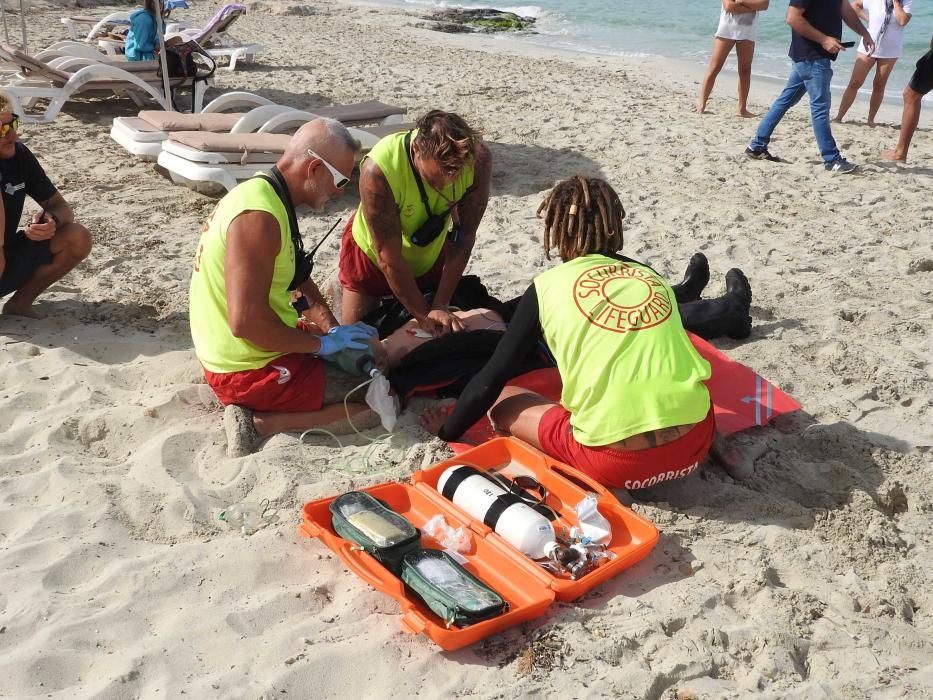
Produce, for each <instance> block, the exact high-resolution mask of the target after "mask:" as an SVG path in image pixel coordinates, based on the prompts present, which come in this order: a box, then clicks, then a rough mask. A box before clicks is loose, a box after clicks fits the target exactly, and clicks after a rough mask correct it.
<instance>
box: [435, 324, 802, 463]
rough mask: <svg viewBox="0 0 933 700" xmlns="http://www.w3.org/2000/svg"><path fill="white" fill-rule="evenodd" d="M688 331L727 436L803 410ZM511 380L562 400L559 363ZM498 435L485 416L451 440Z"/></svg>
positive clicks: (456, 445) (472, 441) (466, 444)
mask: <svg viewBox="0 0 933 700" xmlns="http://www.w3.org/2000/svg"><path fill="white" fill-rule="evenodd" d="M687 335H689V336H690V340H691V341H693V345H694V347H695V348H696V349H697V351H698V352H699V353H700V354H701V355H702V356H703V357H704V358H705V359H706V361H707V362H709V363H710V366H711V368H712V376H711V377H710V379H709V381H708V382H706V386H707V388H709V393H710V398H711V399H712V401H713V412H714V413H715V415H716V432H717V433H719V434H720V435H723V436H728V435H732V434H733V433H737V432H740V431H742V430H747V429H748V428H752V427H754V426H756V425H767V424H768V423H770V422H771V421H772V420H773V419H774V418H775V417H777V416H779V415H781V414H782V413H790V412H792V411H798V410H800V404H799V403H797V402H796V401H795V400H794V399H793V398H791V397H790V396H788V395H787V394H785V393H784V392H783V391H781V390H780V389H778V388H777V387H776V386H774V385H773V384H771V382H769V381H768V380H766V379H764V378H763V377H761V375H759V374H758V373H757V372H755V371H754V370H752V369H750V368H749V367H746V366H745V365H743V364H742V363H741V362H736V361H735V360H732V359H730V358H729V356H728V355H726V354H724V353H722V352H720V351H719V350H717V349H716V348H715V347H714V346H713V345H711V344H710V343H708V342H706V341H705V340H703V339H702V338H700V337H699V336H696V335H693V334H692V333H688V334H687ZM508 384H509V385H512V386H520V387H523V388H525V389H530V390H531V391H535V392H537V393H539V394H541V395H542V396H545V397H547V398H548V399H550V400H551V401H560V393H561V388H562V384H561V379H560V374H559V373H558V371H557V368H556V367H548V368H547V369H538V370H534V371H533V372H528V373H527V374H523V375H521V376H518V377H515V378H514V379H512V380H510V381H509V382H508ZM495 436H496V433H495V432H494V431H493V429H492V426H491V425H490V424H489V420H488V419H487V418H483V419H482V420H480V421H478V422H477V423H476V424H475V425H473V426H472V427H471V428H470V429H469V430H468V431H467V432H466V433H464V434H463V437H462V439H463V442H452V443H450V447H451V449H453V451H454V452H457V453H460V452H463V451H464V450H468V449H470V448H471V447H473V445H477V444H481V443H484V442H486V441H487V440H491V439H493V438H494V437H495Z"/></svg>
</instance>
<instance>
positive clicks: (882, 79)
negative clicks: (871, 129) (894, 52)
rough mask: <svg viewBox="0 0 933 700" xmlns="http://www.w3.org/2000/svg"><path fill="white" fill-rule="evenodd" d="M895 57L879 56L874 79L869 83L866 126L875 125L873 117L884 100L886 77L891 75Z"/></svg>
mask: <svg viewBox="0 0 933 700" xmlns="http://www.w3.org/2000/svg"><path fill="white" fill-rule="evenodd" d="M895 63H897V59H896V58H879V59H878V67H877V68H876V69H875V79H874V81H873V82H872V84H871V102H869V104H868V126H874V125H875V117H876V116H877V114H878V110H879V109H880V108H881V103H882V102H884V88H885V87H886V86H887V84H888V78H890V77H891V71H892V70H894V64H895Z"/></svg>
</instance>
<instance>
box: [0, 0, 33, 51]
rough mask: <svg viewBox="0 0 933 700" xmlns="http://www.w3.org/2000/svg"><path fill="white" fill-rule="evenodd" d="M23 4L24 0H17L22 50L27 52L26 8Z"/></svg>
mask: <svg viewBox="0 0 933 700" xmlns="http://www.w3.org/2000/svg"><path fill="white" fill-rule="evenodd" d="M24 5H25V0H19V23H20V25H21V28H22V30H23V52H24V53H29V47H28V46H26V8H25V6H24ZM4 24H5V22H4Z"/></svg>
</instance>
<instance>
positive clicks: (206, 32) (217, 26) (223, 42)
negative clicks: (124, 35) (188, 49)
mask: <svg viewBox="0 0 933 700" xmlns="http://www.w3.org/2000/svg"><path fill="white" fill-rule="evenodd" d="M245 14H246V7H245V6H243V5H240V4H236V3H231V4H227V5H224V6H223V7H222V8H220V10H218V11H217V14H215V15H214V16H213V17H212V18H211V19H210V20H209V21H208V22H207V24H205V25H204V26H203V27H190V28H186V29H180V28H176V27H175V26H173V27H170V28H167V29H166V38H170V37H171V36H178V37H180V38H181V39H182V40H184V41H196V42H197V43H198V44H199V45H200V46H201V47H202V48H203V49H204V50H205V51H206V52H207V53H208V55H210V57H211V58H213V59H218V58H225V59H227V61H228V63H227V66H226V68H227V70H230V71H232V70H236V64H237V61H240V60H244V61H251V60H253V58H254V57H255V56H256V54H259V53H262V52H263V51H265V50H266V47H265V46H263V45H262V44H250V43H244V42H241V41H239V40H237V39H235V38H234V37H233V36H232V35H230V34H229V32H228V30H229V29H230V26H231V25H232V24H234V23H235V22H236V20H237V19H238V18H240V17H242V16H243V15H245ZM97 43H98V46H100V48H101V49H102V50H103V51H104V52H105V53H106V54H107V55H108V56H118V55H120V54H122V53H123V51H124V47H125V41H124V40H121V39H118V38H114V37H105V38H102V39H99V40H98V42H97Z"/></svg>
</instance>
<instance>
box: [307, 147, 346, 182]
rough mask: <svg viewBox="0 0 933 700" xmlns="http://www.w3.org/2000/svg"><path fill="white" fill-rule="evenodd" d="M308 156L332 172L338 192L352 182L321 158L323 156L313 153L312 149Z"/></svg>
mask: <svg viewBox="0 0 933 700" xmlns="http://www.w3.org/2000/svg"><path fill="white" fill-rule="evenodd" d="M308 155H309V156H311V157H312V158H317V159H318V160H319V161H321V162H322V163H323V164H324V166H325V167H326V168H327V169H328V170H330V174H331V177H333V178H334V187H336V188H337V189H338V190H342V189H343V188H344V187H346V186H347V183H348V182H350V178H348V177H346V176H345V175H344V174H343V173H341V172H340V171H339V170H337V168H335V167H334V166H333V165H331V164H330V163H328V162H327V161H326V160H324V159H323V158H321V156H319V155H318V154H317V153H315V152H314V151H312V150H311V149H310V148H309V149H308Z"/></svg>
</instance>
